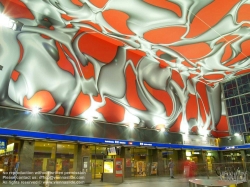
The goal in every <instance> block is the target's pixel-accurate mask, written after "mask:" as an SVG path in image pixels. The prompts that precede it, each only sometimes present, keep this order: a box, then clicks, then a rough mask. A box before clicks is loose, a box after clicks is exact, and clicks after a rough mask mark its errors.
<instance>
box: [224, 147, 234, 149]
mask: <svg viewBox="0 0 250 187" xmlns="http://www.w3.org/2000/svg"><path fill="white" fill-rule="evenodd" d="M225 149H235V146H229V147H226V148H225Z"/></svg>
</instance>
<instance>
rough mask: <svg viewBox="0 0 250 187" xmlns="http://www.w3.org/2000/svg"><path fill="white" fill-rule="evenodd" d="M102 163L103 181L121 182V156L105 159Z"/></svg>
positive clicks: (122, 179)
mask: <svg viewBox="0 0 250 187" xmlns="http://www.w3.org/2000/svg"><path fill="white" fill-rule="evenodd" d="M103 163H104V164H103V174H102V181H103V182H110V183H122V182H123V181H124V160H123V158H115V159H105V160H104V161H103Z"/></svg>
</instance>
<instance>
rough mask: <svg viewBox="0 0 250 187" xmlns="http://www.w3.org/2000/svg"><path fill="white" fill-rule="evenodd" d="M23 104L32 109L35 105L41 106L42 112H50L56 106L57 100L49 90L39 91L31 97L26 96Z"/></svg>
mask: <svg viewBox="0 0 250 187" xmlns="http://www.w3.org/2000/svg"><path fill="white" fill-rule="evenodd" d="M23 106H24V107H25V108H28V109H30V110H32V109H33V108H34V107H37V108H40V110H41V112H49V111H50V110H52V109H53V108H54V107H55V106H56V103H55V100H54V98H53V96H52V95H51V94H50V93H49V92H48V91H39V92H37V93H35V94H34V95H33V96H32V97H31V98H30V99H28V98H27V97H26V96H25V97H24V99H23Z"/></svg>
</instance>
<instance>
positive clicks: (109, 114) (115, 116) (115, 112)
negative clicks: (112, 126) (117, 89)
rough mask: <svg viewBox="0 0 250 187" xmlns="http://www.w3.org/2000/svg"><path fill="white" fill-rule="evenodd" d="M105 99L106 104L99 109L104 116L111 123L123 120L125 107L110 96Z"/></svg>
mask: <svg viewBox="0 0 250 187" xmlns="http://www.w3.org/2000/svg"><path fill="white" fill-rule="evenodd" d="M105 101H106V104H105V105H104V106H103V107H101V108H99V109H97V111H98V112H100V113H101V114H102V115H103V116H104V118H105V120H107V121H109V122H111V123H115V122H121V121H122V120H123V118H124V113H125V109H124V108H123V107H122V106H120V105H119V104H117V103H115V102H113V101H112V100H110V99H109V98H105Z"/></svg>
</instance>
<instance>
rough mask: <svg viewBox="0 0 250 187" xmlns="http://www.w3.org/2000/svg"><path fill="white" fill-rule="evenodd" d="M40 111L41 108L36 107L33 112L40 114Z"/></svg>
mask: <svg viewBox="0 0 250 187" xmlns="http://www.w3.org/2000/svg"><path fill="white" fill-rule="evenodd" d="M39 112H40V108H38V107H34V108H33V109H32V114H38V113H39Z"/></svg>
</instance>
